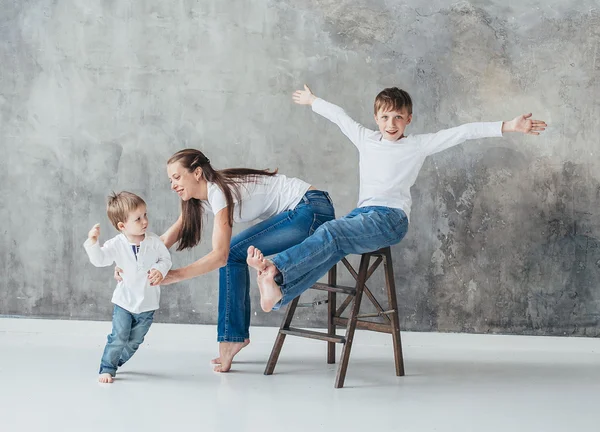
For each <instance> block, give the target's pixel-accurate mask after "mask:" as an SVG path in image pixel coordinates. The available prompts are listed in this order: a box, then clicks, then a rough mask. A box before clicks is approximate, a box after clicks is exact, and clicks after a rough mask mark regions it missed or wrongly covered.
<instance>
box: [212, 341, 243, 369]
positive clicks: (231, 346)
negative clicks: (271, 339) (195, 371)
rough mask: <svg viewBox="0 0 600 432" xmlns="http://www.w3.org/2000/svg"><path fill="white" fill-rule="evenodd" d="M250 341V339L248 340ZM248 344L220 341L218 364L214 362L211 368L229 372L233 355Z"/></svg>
mask: <svg viewBox="0 0 600 432" xmlns="http://www.w3.org/2000/svg"><path fill="white" fill-rule="evenodd" d="M248 343H250V341H248ZM246 345H248V344H247V343H246V342H220V343H219V359H220V361H221V363H220V364H216V365H215V367H214V368H213V370H214V371H215V372H229V369H231V363H232V362H233V357H235V355H236V354H237V353H239V352H240V351H241V349H242V348H244V347H245V346H246Z"/></svg>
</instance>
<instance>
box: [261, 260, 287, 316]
mask: <svg viewBox="0 0 600 432" xmlns="http://www.w3.org/2000/svg"><path fill="white" fill-rule="evenodd" d="M278 273H279V270H277V267H275V266H274V265H273V263H270V265H268V266H267V268H266V269H265V270H263V271H262V273H260V274H259V275H258V277H257V278H256V280H257V282H258V289H259V290H260V307H261V308H262V310H263V311H265V312H271V310H272V309H273V306H275V305H276V304H277V302H279V300H281V299H282V298H283V294H282V293H281V288H279V285H277V284H276V283H275V280H274V278H275V276H276V275H277V274H278Z"/></svg>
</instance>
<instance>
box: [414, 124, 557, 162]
mask: <svg viewBox="0 0 600 432" xmlns="http://www.w3.org/2000/svg"><path fill="white" fill-rule="evenodd" d="M530 117H531V114H523V115H520V116H517V117H515V118H514V119H512V120H510V121H504V122H480V123H466V124H463V125H460V126H457V127H453V128H450V129H444V130H441V131H439V132H437V133H432V134H427V135H423V139H424V140H425V142H424V144H423V151H424V152H425V154H426V155H431V154H434V153H438V152H440V151H442V150H446V149H449V148H450V147H454V146H455V145H458V144H460V143H463V142H465V141H467V140H471V139H479V138H490V137H500V136H502V134H503V133H505V132H521V133H525V134H528V135H539V134H540V132H541V131H543V130H545V129H546V126H547V125H546V123H545V122H544V121H543V120H531V119H530Z"/></svg>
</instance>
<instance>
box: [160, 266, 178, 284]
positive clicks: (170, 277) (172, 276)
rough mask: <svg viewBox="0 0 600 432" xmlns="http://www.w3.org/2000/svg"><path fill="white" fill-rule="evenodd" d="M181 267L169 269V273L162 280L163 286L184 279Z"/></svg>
mask: <svg viewBox="0 0 600 432" xmlns="http://www.w3.org/2000/svg"><path fill="white" fill-rule="evenodd" d="M180 270H181V269H174V270H171V271H169V273H167V275H166V276H165V278H164V279H163V280H162V282H160V284H161V285H162V286H165V285H171V284H174V283H177V282H181V281H182V280H183V277H182V276H181V271H180Z"/></svg>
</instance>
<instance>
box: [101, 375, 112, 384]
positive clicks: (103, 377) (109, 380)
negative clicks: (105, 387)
mask: <svg viewBox="0 0 600 432" xmlns="http://www.w3.org/2000/svg"><path fill="white" fill-rule="evenodd" d="M113 381H114V379H113V377H112V375H111V374H109V373H103V374H100V376H99V377H98V382H101V383H107V384H110V383H112V382H113Z"/></svg>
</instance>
